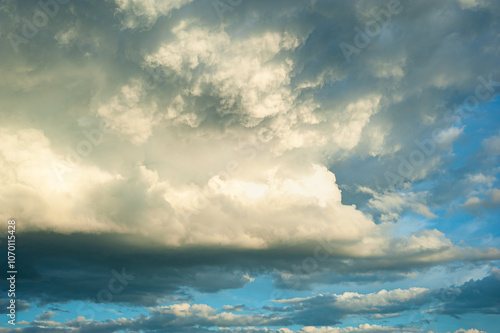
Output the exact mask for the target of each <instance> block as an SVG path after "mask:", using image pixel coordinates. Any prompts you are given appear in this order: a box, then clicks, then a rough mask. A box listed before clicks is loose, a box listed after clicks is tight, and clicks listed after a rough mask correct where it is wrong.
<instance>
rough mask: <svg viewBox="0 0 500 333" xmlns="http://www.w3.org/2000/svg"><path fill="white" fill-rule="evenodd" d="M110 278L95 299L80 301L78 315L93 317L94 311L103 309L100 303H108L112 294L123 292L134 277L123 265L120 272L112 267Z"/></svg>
mask: <svg viewBox="0 0 500 333" xmlns="http://www.w3.org/2000/svg"><path fill="white" fill-rule="evenodd" d="M111 274H112V275H113V277H112V278H110V279H109V281H108V285H107V287H106V288H103V289H101V290H99V291H98V292H97V294H96V298H95V299H90V298H88V299H86V300H85V301H86V303H82V304H80V305H79V306H78V308H77V313H78V315H79V316H80V315H82V316H84V317H85V318H86V319H94V318H95V314H96V311H103V310H104V308H103V307H102V306H100V305H99V304H100V303H109V302H111V301H112V300H113V295H118V294H120V293H122V292H123V290H124V289H125V287H126V286H127V285H128V284H129V281H133V280H134V279H135V276H134V275H131V274H127V272H126V271H125V267H123V268H122V271H121V273H119V272H117V271H116V270H114V269H112V270H111Z"/></svg>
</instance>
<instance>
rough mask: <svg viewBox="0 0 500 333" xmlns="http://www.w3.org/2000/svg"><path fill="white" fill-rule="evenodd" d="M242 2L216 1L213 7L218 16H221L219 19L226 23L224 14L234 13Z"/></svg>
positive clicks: (233, 0) (230, 0)
mask: <svg viewBox="0 0 500 333" xmlns="http://www.w3.org/2000/svg"><path fill="white" fill-rule="evenodd" d="M242 2H243V0H214V1H213V2H212V5H213V6H214V8H215V11H216V12H217V16H219V19H220V20H221V22H222V21H224V13H226V12H232V11H233V10H234V8H236V7H237V6H239V5H241V3H242Z"/></svg>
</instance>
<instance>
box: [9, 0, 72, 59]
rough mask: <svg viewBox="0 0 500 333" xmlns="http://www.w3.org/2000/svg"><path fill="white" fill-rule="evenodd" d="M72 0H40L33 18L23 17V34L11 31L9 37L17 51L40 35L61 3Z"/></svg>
mask: <svg viewBox="0 0 500 333" xmlns="http://www.w3.org/2000/svg"><path fill="white" fill-rule="evenodd" d="M69 1H70V0H45V1H44V0H40V1H38V7H40V8H35V11H34V13H33V16H32V17H31V20H30V19H28V18H26V17H24V16H23V17H21V22H22V25H21V35H22V36H19V35H18V34H16V33H13V32H10V33H9V34H8V35H7V38H8V39H9V41H10V45H11V46H12V49H14V52H15V53H19V45H21V44H28V42H29V40H30V39H33V38H35V37H36V36H37V35H38V32H39V29H41V28H43V27H45V26H46V25H47V23H49V20H50V19H51V18H53V17H54V16H56V15H57V13H58V12H59V9H60V5H65V4H67V3H68V2H69Z"/></svg>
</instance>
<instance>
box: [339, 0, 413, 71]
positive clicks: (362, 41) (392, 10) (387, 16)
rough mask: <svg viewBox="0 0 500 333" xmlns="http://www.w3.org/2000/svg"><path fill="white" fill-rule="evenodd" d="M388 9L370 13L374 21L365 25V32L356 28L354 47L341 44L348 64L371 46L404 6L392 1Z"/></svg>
mask: <svg viewBox="0 0 500 333" xmlns="http://www.w3.org/2000/svg"><path fill="white" fill-rule="evenodd" d="M386 7H387V9H381V10H379V11H376V10H372V11H371V12H370V15H371V16H372V17H373V20H372V21H369V22H367V23H366V24H365V29H364V30H361V28H359V27H354V31H355V32H356V35H355V36H354V40H353V43H354V45H352V44H349V43H346V42H342V43H340V44H339V47H340V49H341V50H342V54H343V55H344V58H345V60H346V61H347V63H350V62H351V57H352V56H353V55H359V54H360V53H361V50H363V49H364V48H366V47H367V46H368V45H370V43H371V42H372V39H373V38H375V37H377V36H378V35H380V32H381V31H382V30H383V29H384V28H385V26H386V25H387V24H388V23H389V22H390V20H391V18H392V16H393V15H397V14H399V13H401V12H402V11H403V6H402V5H401V3H400V1H399V0H390V1H389V2H388V3H387V6H386Z"/></svg>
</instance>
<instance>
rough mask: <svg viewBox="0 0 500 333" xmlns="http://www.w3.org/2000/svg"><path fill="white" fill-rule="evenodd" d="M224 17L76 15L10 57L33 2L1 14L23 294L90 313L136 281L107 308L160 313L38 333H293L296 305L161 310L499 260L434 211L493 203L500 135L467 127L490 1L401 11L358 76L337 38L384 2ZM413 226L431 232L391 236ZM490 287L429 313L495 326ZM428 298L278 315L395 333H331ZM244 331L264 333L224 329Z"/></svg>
mask: <svg viewBox="0 0 500 333" xmlns="http://www.w3.org/2000/svg"><path fill="white" fill-rule="evenodd" d="M220 3H221V2H220V1H218V2H215V3H214V2H206V1H192V0H176V1H168V2H165V1H157V0H115V1H106V2H95V3H88V2H70V3H68V4H67V5H65V6H62V5H61V6H60V7H58V8H59V9H58V10H59V11H58V13H57V15H54V17H52V16H51V17H50V19H48V21H47V24H45V25H44V26H43V27H41V26H40V27H38V28H39V29H37V32H36V33H33V34H34V36H33V37H30V38H27V37H23V38H25V39H26V41H27V42H26V43H25V42H24V40H23V42H21V43H20V44H18V45H16V44H15V42H13V39H12V38H13V37H12V36H13V35H12V34H13V33H15V34H18V35H19V36H21V35H23V29H24V30H26V29H25V28H23V24H26V23H25V21H26V20H24V18H25V17H28V16H29V19H31V18H32V16H33V11H34V10H35V8H38V7H37V6H40V5H39V4H37V2H32V3H23V4H16V3H15V2H6V3H5V4H3V5H2V7H1V8H0V12H1V13H0V14H1V16H2V20H0V22H1V23H0V34H1V36H2V37H4V40H5V41H6V42H5V43H6V44H5V45H6V47H2V48H1V49H0V56H1V58H2V59H3V60H2V65H1V68H0V73H1V74H2V78H4V79H3V80H2V82H0V88H1V89H0V100H1V101H2V102H1V104H0V112H1V119H2V125H1V126H2V128H1V129H0V130H1V131H0V133H1V134H0V166H1V168H2V175H1V176H0V177H1V178H0V182H1V190H0V203H1V204H2V207H6V209H4V210H2V212H1V213H0V218H1V219H3V220H7V219H10V218H13V217H14V218H16V220H19V221H20V222H21V223H22V224H21V225H22V227H21V229H20V234H22V235H23V237H20V242H25V243H24V244H23V246H20V248H19V258H21V259H22V260H23V261H24V263H25V272H26V277H25V278H24V280H23V281H24V282H23V283H24V284H23V286H24V288H25V289H24V292H25V293H26V294H25V295H26V301H29V302H31V301H32V300H33V301H39V302H40V304H41V305H46V304H49V303H57V302H61V303H65V302H69V301H72V300H80V301H81V300H85V299H90V301H94V300H97V294H98V292H99V290H101V289H102V288H103V285H106V284H107V283H108V282H109V279H110V278H112V276H113V275H112V274H113V273H112V271H113V270H120V269H121V268H122V267H124V268H125V269H126V270H127V271H129V272H133V274H134V276H135V278H134V279H133V280H131V281H130V282H129V284H128V286H127V288H126V289H125V290H124V291H123V292H122V293H119V294H116V295H113V298H112V300H111V301H110V302H111V303H116V304H133V305H137V304H140V305H147V306H158V307H157V308H155V310H151V311H152V313H151V314H150V316H149V317H147V316H145V317H138V318H128V319H120V320H114V321H110V322H95V321H94V322H93V321H90V319H88V318H87V319H84V318H80V319H79V320H74V321H72V322H69V323H65V324H64V325H66V326H65V327H62V326H61V327H59V326H60V325H57V324H55V322H52V321H51V319H52V318H51V317H52V316H53V315H54V314H53V313H51V312H50V313H49V312H46V313H42V314H40V315H39V317H38V318H37V319H40V320H37V321H33V322H32V323H28V324H27V325H31V326H33V327H37V328H39V329H40V330H50V329H55V328H54V327H56V326H57V327H59V328H60V329H61V330H65V329H68V330H69V329H74V330H75V331H78V330H79V331H82V332H85V331H92V330H95V331H96V332H98V331H99V330H101V331H111V330H113V329H116V328H119V327H122V328H124V329H129V330H138V329H139V327H140V325H142V324H143V323H147V324H148V325H151V326H150V327H151V329H152V330H164V331H168V330H171V331H176V330H177V328H176V326H179V327H182V328H181V329H184V328H185V327H188V328H186V330H187V331H189V330H191V331H194V330H198V331H207V330H209V329H212V328H213V327H217V326H220V327H226V329H224V330H223V331H228V330H234V331H245V330H248V331H251V330H255V332H259V331H266V330H268V331H269V332H272V331H273V330H274V331H276V332H289V330H288V328H286V327H282V328H278V326H287V325H291V323H292V321H291V320H292V318H291V317H293V316H292V314H291V313H288V312H287V311H288V310H286V311H284V312H283V311H282V310H283V308H282V309H281V310H280V311H281V312H279V313H280V314H282V315H283V313H285V315H286V316H288V317H286V316H285V315H283V316H285V317H283V316H275V317H273V316H271V315H269V316H266V315H262V314H255V315H249V314H247V312H245V311H246V310H248V308H245V311H239V309H243V308H244V307H228V308H227V309H226V310H227V311H226V310H224V311H222V312H220V311H218V310H216V309H215V308H213V307H210V306H208V305H201V304H188V303H183V304H178V305H175V306H174V305H168V306H165V303H166V302H174V301H178V300H180V299H181V300H182V301H185V302H187V301H191V299H190V297H191V295H190V293H191V291H192V290H195V291H196V292H202V293H217V292H219V291H221V290H230V289H238V288H243V287H244V286H248V285H251V284H252V283H253V282H254V281H255V280H256V278H258V277H261V276H264V275H266V276H269V277H270V279H272V280H273V282H274V286H275V287H280V288H284V289H300V290H304V289H308V288H315V287H318V286H321V285H333V284H339V283H341V282H355V283H359V284H362V283H370V282H374V281H382V282H388V281H389V282H390V281H396V280H402V279H408V278H409V277H411V276H414V275H415V274H417V273H422V272H425V270H426V269H428V268H429V267H432V266H435V265H451V264H452V263H453V265H461V264H463V263H466V264H472V265H473V264H476V263H478V262H481V263H483V262H488V261H493V260H498V259H499V258H500V252H499V250H498V248H496V247H481V246H478V245H477V243H476V242H472V244H473V245H474V246H472V244H469V243H468V240H469V239H466V240H463V242H462V243H460V245H458V244H457V243H458V241H457V237H456V236H455V235H451V236H450V235H449V234H448V230H449V229H447V225H448V224H451V222H450V223H449V221H448V217H447V216H445V213H443V212H449V213H450V214H452V213H453V212H452V211H453V209H459V208H460V209H465V210H467V212H469V213H473V214H476V215H477V216H484V215H485V214H486V213H488V212H491V211H494V210H495V209H496V206H498V203H499V202H500V201H499V200H500V196H499V190H498V188H499V186H498V180H497V177H496V172H497V171H498V170H497V168H496V167H495V165H496V164H498V159H497V157H498V148H497V146H498V132H497V129H495V130H494V131H495V132H494V133H493V132H492V131H491V130H490V129H488V128H485V129H484V131H483V129H481V130H478V131H477V133H480V132H481V131H483V132H481V133H486V132H488V133H487V134H481V135H483V136H481V138H480V139H477V140H476V141H478V143H477V146H481V147H482V151H481V152H480V154H478V155H477V156H476V155H474V154H473V153H472V152H470V154H469V152H468V149H470V150H471V151H472V150H473V149H472V148H470V147H469V146H468V145H467V144H466V143H467V141H468V140H472V139H473V138H472V137H473V136H474V135H475V134H476V133H472V134H471V131H474V126H475V125H474V121H471V123H469V120H471V119H474V120H475V121H476V120H477V121H479V119H480V118H481V117H482V116H483V114H482V113H481V112H479V109H481V108H482V107H483V106H484V105H485V104H488V103H489V102H491V101H492V100H494V98H495V96H496V95H497V90H498V89H497V88H498V85H499V83H498V82H497V81H495V80H498V78H499V73H500V67H499V65H498V56H497V55H498V47H497V45H498V26H497V22H498V19H499V15H498V13H499V11H498V9H499V7H498V3H496V2H494V1H486V0H481V1H479V0H475V1H472V0H460V1H457V0H447V1H440V2H432V1H423V2H409V1H408V2H406V1H405V2H402V3H401V6H400V7H401V8H400V9H401V10H400V11H399V12H398V13H397V14H394V15H391V17H390V18H387V20H388V21H387V22H386V23H385V24H384V26H383V28H382V29H381V30H380V32H379V33H378V34H376V36H369V37H370V38H369V41H366V40H365V42H366V43H367V44H366V46H365V47H362V48H361V47H359V52H357V53H355V54H353V55H352V59H351V61H347V59H346V58H345V56H344V54H343V52H342V50H341V48H340V47H339V45H340V43H342V42H345V43H351V44H356V40H358V41H359V38H360V36H356V34H357V33H358V31H362V30H360V29H365V27H366V24H367V23H369V22H371V21H373V19H374V15H375V16H376V15H379V14H380V13H383V11H385V10H388V8H387V5H388V4H386V3H384V2H371V1H370V2H368V1H353V2H342V3H332V2H331V1H322V0H318V1H313V2H303V1H293V0H292V1H286V2H285V1H283V2H276V1H271V2H270V1H248V2H247V1H245V2H239V1H224V2H223V5H225V6H226V7H223V8H225V9H226V10H227V11H225V12H224V17H223V18H222V19H221V17H218V16H219V15H217V13H218V12H217V8H216V7H214V4H215V5H216V6H217V5H220ZM30 5H33V6H32V7H30ZM228 6H229V7H228ZM219 14H220V12H219ZM379 18H380V17H379ZM13 43H14V44H13ZM9 44H10V45H9ZM358 44H359V43H358ZM358 46H359V45H358ZM16 50H17V51H18V52H16ZM471 128H472V130H471ZM471 145H472V144H471ZM461 149H462V150H461ZM462 151H467V152H466V153H467V154H469V156H468V158H465V159H463V160H458V158H457V154H460V153H461V152H462ZM473 157H474V158H473ZM454 163H455V164H454ZM409 214H418V215H420V216H422V217H423V218H425V219H428V220H429V221H430V222H429V223H428V224H425V228H421V230H416V231H414V230H412V232H408V233H406V234H404V235H395V234H394V232H393V230H394V228H395V227H397V226H398V222H399V220H400V219H401V218H402V217H404V216H405V215H409ZM447 223H448V224H447ZM485 223H486V222H485ZM0 243H1V244H4V243H5V240H1V241H0ZM493 243H494V242H493ZM496 245H497V244H496ZM75 247H77V248H75ZM103 254H106V255H103ZM495 274H496V273H495ZM493 275H494V274H493ZM483 284H485V285H490V284H491V285H492V286H493V285H495V286H496V280H495V278H494V276H489V277H487V278H485V279H483V280H481V281H471V282H469V283H468V284H464V285H463V286H462V287H461V288H462V289H461V291H460V293H459V294H457V296H456V300H455V302H454V303H453V304H446V305H444V307H443V308H441V310H440V311H438V312H436V313H439V314H441V315H442V314H446V315H448V314H450V315H460V314H461V313H470V312H474V311H477V312H480V313H488V311H490V313H494V312H495V311H494V310H492V307H493V306H495V305H496V304H495V303H494V301H493V300H491V299H490V298H488V297H486V299H485V302H486V301H487V300H488V301H489V302H490V303H487V302H486V303H485V304H483V303H481V302H480V301H479V300H477V299H476V298H475V296H474V295H475V294H474V293H473V292H472V291H471V290H480V291H481V290H483V289H481V288H483V287H482V286H483ZM61 285H67V286H71V287H68V288H65V289H62V288H60V286H61ZM474 288H475V289H474ZM492 288H493V287H492ZM493 290H495V289H494V288H493ZM469 298H470V299H471V300H473V302H472V303H470V304H469V307H467V306H466V303H467V299H469ZM431 300H432V302H433V301H436V297H435V291H433V290H431V289H430V288H424V287H422V288H412V289H409V288H407V289H394V290H389V291H385V290H382V291H377V292H372V293H366V294H362V293H357V292H349V293H339V294H328V295H326V294H324V295H322V296H312V297H303V298H302V299H301V300H300V302H299V301H298V300H295V301H293V300H287V301H282V302H281V303H280V302H277V303H278V304H282V305H280V306H282V307H285V308H286V307H288V309H289V310H290V309H291V311H292V310H293V311H296V314H297V316H296V318H293V320H297V321H296V322H299V323H300V325H305V326H306V325H311V326H314V327H303V328H301V329H300V330H301V331H299V332H316V331H318V332H358V331H359V332H362V331H366V332H392V331H394V330H395V329H396V328H395V327H392V326H378V325H371V324H363V325H361V326H357V327H344V328H338V327H327V325H335V324H336V323H337V322H340V321H341V320H343V319H344V318H345V317H346V316H348V315H351V314H354V313H361V314H363V315H366V316H373V318H375V316H377V315H379V316H382V317H383V316H386V317H389V316H392V315H396V314H397V313H399V312H401V311H413V310H414V309H416V308H418V307H419V306H420V305H422V304H426V303H427V302H431ZM284 304H285V305H284ZM301 304H302V305H301ZM318 304H326V307H323V308H319V305H318ZM317 308H319V309H317ZM312 309H317V311H316V312H314V313H313V310H312ZM327 310H329V311H332V312H334V314H333V315H331V313H330V312H327ZM233 312H237V313H236V314H235V313H233ZM159 317H161V318H163V319H162V320H159V319H158V318H159ZM328 318H330V319H328ZM189 320H192V323H197V325H199V326H200V327H197V328H195V327H194V326H193V324H191V326H189V325H187V324H188V321H189ZM280 320H281V322H280ZM328 320H330V321H328ZM271 324H276V325H277V326H276V327H273V328H263V326H264V325H267V326H269V325H271ZM357 324H358V323H356V325H357ZM251 325H257V326H258V325H261V326H262V327H260V326H259V327H258V328H255V329H254V328H243V327H242V328H236V329H233V328H232V326H251ZM317 326H323V327H317ZM412 329H413V328H408V330H409V331H410V332H411V330H412ZM25 330H26V331H29V329H28V328H26V329H25Z"/></svg>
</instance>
